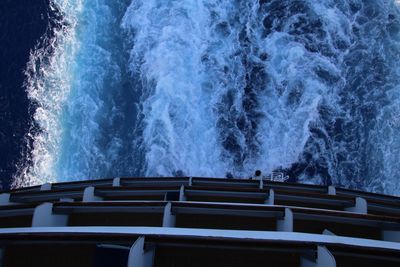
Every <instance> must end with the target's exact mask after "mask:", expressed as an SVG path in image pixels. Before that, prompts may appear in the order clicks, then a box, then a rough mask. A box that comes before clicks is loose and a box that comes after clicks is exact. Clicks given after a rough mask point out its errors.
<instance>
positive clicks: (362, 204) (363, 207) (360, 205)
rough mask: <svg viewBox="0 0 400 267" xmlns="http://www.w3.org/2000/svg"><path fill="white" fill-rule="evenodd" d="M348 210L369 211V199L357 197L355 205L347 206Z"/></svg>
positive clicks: (365, 212) (356, 211) (363, 212)
mask: <svg viewBox="0 0 400 267" xmlns="http://www.w3.org/2000/svg"><path fill="white" fill-rule="evenodd" d="M345 210H346V211H350V212H355V213H362V214H367V213H368V205H367V201H366V200H365V199H364V198H362V197H356V203H355V205H354V207H349V208H345Z"/></svg>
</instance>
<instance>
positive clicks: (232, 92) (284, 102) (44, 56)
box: [0, 0, 400, 194]
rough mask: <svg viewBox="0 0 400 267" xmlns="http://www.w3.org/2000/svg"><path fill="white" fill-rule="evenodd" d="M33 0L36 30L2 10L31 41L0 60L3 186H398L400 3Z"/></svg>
mask: <svg viewBox="0 0 400 267" xmlns="http://www.w3.org/2000/svg"><path fill="white" fill-rule="evenodd" d="M17 2H18V1H13V2H7V3H8V4H7V5H9V7H6V9H9V10H11V9H12V6H11V5H14V6H15V8H21V6H19V5H18V3H17ZM11 3H12V4H11ZM35 8H37V9H38V11H37V13H35V12H31V13H29V14H30V15H31V17H29V18H24V19H23V18H22V17H23V15H22V14H23V13H21V14H19V15H21V16H15V17H16V18H14V19H16V20H23V21H30V19H31V21H35V23H33V24H29V25H31V26H29V27H32V28H34V30H32V31H30V30H29V31H28V28H24V29H21V30H16V29H17V26H16V25H19V24H18V23H12V24H10V23H9V21H12V19H13V15H12V14H13V13H12V12H7V14H8V13H9V14H10V15H9V16H10V18H8V15H7V16H6V19H5V21H7V25H8V26H4V25H5V24H6V22H4V23H2V25H1V27H7V31H12V32H15V33H16V34H15V36H21V38H22V37H23V38H27V39H29V40H30V41H29V42H28V41H26V42H23V43H24V45H23V47H24V50H23V51H25V52H24V53H22V52H17V51H18V50H19V49H22V47H21V48H19V45H15V48H14V49H13V50H12V53H13V54H14V55H16V54H18V55H20V56H21V55H25V56H24V57H23V58H21V64H20V65H18V67H15V68H11V67H9V65H10V64H3V66H2V68H3V69H4V71H2V72H4V73H6V72H8V71H10V70H13V69H15V73H18V75H19V76H18V78H15V79H12V81H13V82H12V83H10V82H8V83H4V84H9V85H7V86H8V87H7V88H19V92H18V93H12V94H10V93H7V94H4V95H5V96H6V97H3V98H2V101H5V102H6V103H10V104H9V105H8V104H7V105H8V106H7V105H5V108H3V109H5V110H6V112H3V113H4V116H3V115H2V119H3V117H4V120H5V124H3V123H2V124H1V125H2V127H1V133H3V135H4V136H5V138H3V139H2V142H4V147H6V149H7V151H9V153H7V154H5V156H4V157H5V159H4V161H2V164H3V162H6V165H5V167H2V171H3V173H4V174H5V176H4V179H3V180H4V183H5V184H7V185H8V184H10V181H11V180H10V177H11V176H13V179H12V183H13V185H14V186H23V185H30V184H37V183H42V182H49V181H50V182H53V181H71V180H81V179H94V178H102V177H114V176H171V175H177V174H179V175H182V174H184V175H192V176H225V174H226V173H227V172H230V173H232V174H233V175H234V176H236V177H242V178H245V177H248V176H249V175H250V174H251V173H253V171H254V170H255V169H260V170H262V171H263V173H270V172H272V171H274V170H282V171H284V172H286V173H287V174H288V175H289V176H290V177H291V180H292V181H299V182H303V183H313V184H334V185H338V186H343V187H348V188H356V189H361V190H367V191H373V192H384V193H389V194H399V192H400V179H399V176H400V167H399V166H398V162H399V161H400V108H399V105H400V87H399V84H400V83H399V82H400V69H399V62H400V9H399V3H398V2H396V1H394V0H377V1H368V0H337V1H331V0H323V1H316V0H308V1H306V0H302V1H300V0H299V1H285V0H279V1H278V0H276V1H274V0H271V1H258V0H251V1H250V0H249V1H239V0H237V1H230V0H201V1H173V0H168V1H167V0H165V1H157V0H146V1H139V0H137V1H131V0H118V1H107V0H96V1H84V0H71V1H62V0H52V1H50V2H36V3H35ZM41 8H42V9H43V11H42V9H41ZM3 13H4V12H3ZM42 13H43V15H41V14H42ZM29 14H28V13H27V14H26V15H27V16H28V15H29ZM34 14H35V15H36V17H35V15H34ZM39 14H40V15H39ZM3 20H4V19H3V18H2V21H3ZM10 25H11V26H10ZM14 27H15V28H14ZM27 27H28V26H27ZM29 29H30V28H29ZM2 32H4V31H2ZM26 32H29V34H26ZM33 33H35V34H33ZM36 33H37V34H36ZM18 34H20V35H18ZM28 36H30V37H29V38H28ZM15 38H16V39H15V40H13V42H12V44H9V45H10V46H12V47H14V44H17V43H19V41H20V40H19V39H18V38H17V37H15ZM40 38H41V39H40ZM3 39H4V37H2V38H1V39H0V40H3ZM9 40H11V39H9ZM7 44H8V43H7ZM5 46H6V47H7V45H5ZM2 51H3V50H2ZM7 57H10V60H13V59H14V57H13V56H10V54H7ZM21 57H22V56H21ZM10 62H11V61H10ZM3 69H2V70H3ZM23 73H25V74H23ZM15 75H17V74H15ZM6 76H7V77H8V75H2V79H3V77H6ZM17 81H18V84H17ZM2 84H3V82H2ZM17 85H18V86H17ZM2 86H3V85H2ZM2 88H3V87H2ZM2 90H3V89H2ZM5 92H11V89H7V90H6V91H5ZM2 95H3V94H2ZM17 98H18V99H17ZM11 103H14V104H11ZM13 105H14V106H13ZM2 107H3V105H2ZM17 107H18V108H17ZM3 113H2V114H3ZM7 114H9V115H7ZM7 116H8V117H7ZM18 123H20V125H18ZM21 124H22V125H21ZM3 125H4V127H3ZM13 133H15V134H16V135H15V136H13Z"/></svg>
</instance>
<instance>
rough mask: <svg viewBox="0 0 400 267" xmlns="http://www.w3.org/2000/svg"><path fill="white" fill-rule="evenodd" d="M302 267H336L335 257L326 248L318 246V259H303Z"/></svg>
mask: <svg viewBox="0 0 400 267" xmlns="http://www.w3.org/2000/svg"><path fill="white" fill-rule="evenodd" d="M301 267H336V261H335V257H334V256H333V255H332V253H331V252H330V251H329V250H328V249H327V248H326V247H325V246H318V248H317V258H316V259H315V260H311V259H308V258H305V257H302V258H301Z"/></svg>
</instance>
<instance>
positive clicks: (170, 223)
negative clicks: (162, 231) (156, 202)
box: [162, 202, 176, 227]
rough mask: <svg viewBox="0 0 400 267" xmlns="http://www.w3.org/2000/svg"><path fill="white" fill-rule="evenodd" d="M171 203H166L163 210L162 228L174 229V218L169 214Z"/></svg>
mask: <svg viewBox="0 0 400 267" xmlns="http://www.w3.org/2000/svg"><path fill="white" fill-rule="evenodd" d="M171 206H172V205H171V202H168V203H167V205H165V208H164V215H163V224H162V226H163V227H175V222H176V216H175V215H173V214H172V212H171Z"/></svg>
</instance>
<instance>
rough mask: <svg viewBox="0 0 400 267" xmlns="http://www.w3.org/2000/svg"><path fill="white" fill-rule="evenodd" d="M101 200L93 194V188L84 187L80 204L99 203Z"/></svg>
mask: <svg viewBox="0 0 400 267" xmlns="http://www.w3.org/2000/svg"><path fill="white" fill-rule="evenodd" d="M101 200H102V198H101V197H99V196H96V195H95V194H94V187H93V186H89V187H86V188H85V190H84V191H83V199H82V202H92V201H101Z"/></svg>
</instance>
